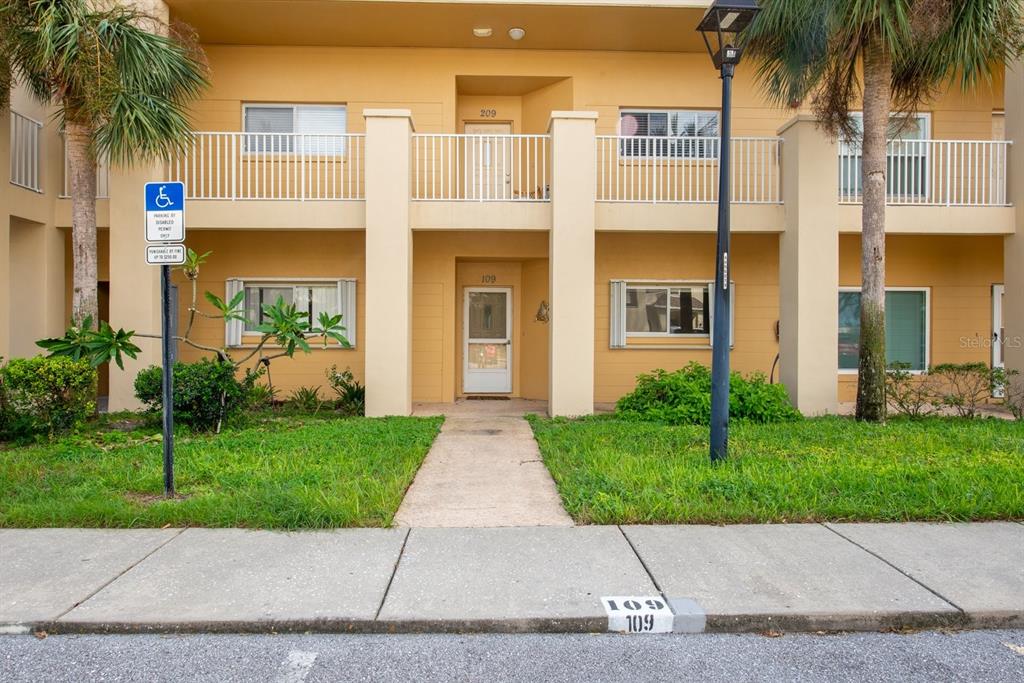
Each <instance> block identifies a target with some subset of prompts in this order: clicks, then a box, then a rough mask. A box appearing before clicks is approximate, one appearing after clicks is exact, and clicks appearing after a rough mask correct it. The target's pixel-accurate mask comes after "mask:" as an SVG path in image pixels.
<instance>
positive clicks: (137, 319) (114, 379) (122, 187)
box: [109, 165, 188, 411]
mask: <svg viewBox="0 0 1024 683" xmlns="http://www.w3.org/2000/svg"><path fill="white" fill-rule="evenodd" d="M163 176H164V173H163V168H162V167H160V166H147V165H137V166H134V167H132V168H130V169H127V168H117V167H112V168H111V169H110V256H109V257H110V324H111V326H112V327H113V328H114V329H115V330H116V329H118V328H122V327H123V328H124V329H126V330H135V331H136V332H140V333H143V334H160V268H159V266H151V265H148V264H147V263H146V234H145V228H146V201H145V197H144V195H143V193H144V186H145V184H146V183H147V182H150V181H159V180H161V179H163ZM185 211H186V213H185V220H186V226H185V227H186V235H185V237H186V240H187V239H188V225H187V222H188V207H187V202H186V209H185ZM135 343H136V344H137V345H138V346H139V347H141V348H142V352H141V353H140V354H139V357H138V359H136V360H132V359H131V358H125V359H124V370H121V369H120V368H118V367H117V366H116V365H114V364H113V363H112V364H111V366H110V410H111V411H115V410H134V409H137V408H139V402H138V401H137V400H136V398H135V388H134V384H135V376H136V375H137V374H138V373H139V370H141V369H142V368H145V367H148V366H150V365H160V340H159V339H141V338H136V339H135Z"/></svg>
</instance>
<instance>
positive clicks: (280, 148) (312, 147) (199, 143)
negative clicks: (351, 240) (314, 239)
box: [168, 132, 366, 201]
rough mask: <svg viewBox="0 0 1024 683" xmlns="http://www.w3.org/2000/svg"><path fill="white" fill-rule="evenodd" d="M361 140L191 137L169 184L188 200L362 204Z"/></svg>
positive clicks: (172, 168)
mask: <svg viewBox="0 0 1024 683" xmlns="http://www.w3.org/2000/svg"><path fill="white" fill-rule="evenodd" d="M365 139H366V138H365V136H364V135H363V134H357V133H346V134H344V135H307V134H304V133H205V132H203V133H194V134H193V139H192V143H191V144H190V145H189V146H188V149H186V151H185V152H184V153H182V154H179V155H177V156H176V157H175V158H174V159H172V160H171V163H170V164H169V168H168V179H169V180H173V181H181V182H183V183H185V197H186V198H188V199H229V200H234V199H257V200H282V199H287V200H299V201H307V200H308V201H317V200H349V199H363V198H364V196H365V195H364V194H363V161H364V148H365V145H364V143H365Z"/></svg>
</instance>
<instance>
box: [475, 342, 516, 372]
mask: <svg viewBox="0 0 1024 683" xmlns="http://www.w3.org/2000/svg"><path fill="white" fill-rule="evenodd" d="M468 361H469V369H470V370H504V369H505V368H507V367H508V344H470V345H469V350H468Z"/></svg>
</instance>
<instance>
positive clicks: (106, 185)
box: [60, 143, 110, 199]
mask: <svg viewBox="0 0 1024 683" xmlns="http://www.w3.org/2000/svg"><path fill="white" fill-rule="evenodd" d="M60 196H61V199H67V198H68V197H70V196H71V174H70V173H68V146H67V144H66V143H65V145H64V182H63V184H62V186H61V191H60ZM109 198H110V170H109V168H108V165H107V160H106V159H100V160H99V161H97V162H96V199H109Z"/></svg>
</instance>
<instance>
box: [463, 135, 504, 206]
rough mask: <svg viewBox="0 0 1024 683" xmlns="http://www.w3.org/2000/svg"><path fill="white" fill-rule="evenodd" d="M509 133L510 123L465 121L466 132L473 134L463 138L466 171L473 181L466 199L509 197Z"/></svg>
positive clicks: (491, 199) (493, 199) (500, 198)
mask: <svg viewBox="0 0 1024 683" xmlns="http://www.w3.org/2000/svg"><path fill="white" fill-rule="evenodd" d="M511 133H512V124H509V123H467V124H466V135H471V136H474V137H467V138H466V170H467V173H468V174H469V179H470V183H472V185H471V186H470V196H469V197H467V199H481V200H487V201H503V200H507V199H512V176H511V170H512V163H511V159H512V139H511V138H510V137H508V136H509V135H510V134H511ZM477 136H478V137H477Z"/></svg>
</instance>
